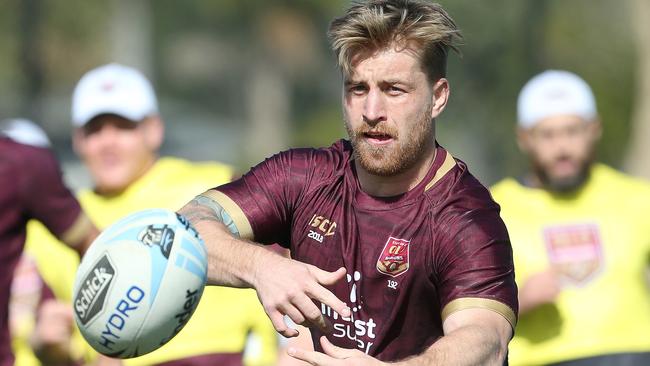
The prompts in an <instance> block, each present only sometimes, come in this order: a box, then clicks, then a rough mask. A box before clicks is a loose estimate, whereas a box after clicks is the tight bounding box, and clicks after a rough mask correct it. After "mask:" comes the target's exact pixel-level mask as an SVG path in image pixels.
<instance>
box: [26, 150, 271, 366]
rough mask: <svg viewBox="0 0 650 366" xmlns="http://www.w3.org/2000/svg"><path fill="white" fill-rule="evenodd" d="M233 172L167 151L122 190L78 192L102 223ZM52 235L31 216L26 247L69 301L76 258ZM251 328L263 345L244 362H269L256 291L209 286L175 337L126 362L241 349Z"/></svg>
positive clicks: (267, 333) (267, 325) (172, 205)
mask: <svg viewBox="0 0 650 366" xmlns="http://www.w3.org/2000/svg"><path fill="white" fill-rule="evenodd" d="M232 176H233V170H232V169H231V168H230V167H229V166H226V165H222V164H218V163H191V162H188V161H185V160H182V159H177V158H170V157H166V158H161V159H159V160H158V161H157V162H156V164H155V165H154V166H153V167H152V168H151V169H150V170H149V172H147V174H146V175H144V176H143V177H141V178H140V179H139V180H138V181H136V182H135V183H133V184H132V185H131V186H129V188H128V189H127V190H126V191H124V192H122V193H121V194H120V195H117V196H111V197H103V196H100V195H97V194H95V193H94V192H93V191H89V190H85V191H81V192H80V193H79V196H78V198H79V201H80V202H81V206H82V207H83V209H84V211H85V212H86V213H87V215H88V216H89V217H90V218H91V219H92V220H93V222H94V223H95V224H96V225H97V226H98V227H99V228H104V227H106V226H108V225H110V224H111V223H113V222H114V221H116V220H118V219H120V218H122V217H124V216H126V215H128V214H129V213H131V212H133V211H137V210H143V209H147V208H168V209H173V210H177V209H179V208H181V207H182V206H183V205H184V204H185V203H187V202H189V201H190V200H191V199H192V198H194V197H195V196H196V195H198V194H200V193H202V192H204V191H206V190H208V189H210V188H213V187H216V186H218V185H221V184H223V183H226V182H228V181H229V180H230V179H231V178H232ZM55 240H56V239H54V238H53V237H52V236H51V235H49V233H47V231H46V230H45V229H44V228H43V227H42V226H40V224H39V223H37V222H30V224H29V226H28V238H27V244H26V250H27V251H28V252H29V253H31V254H32V255H33V256H34V257H35V258H36V260H37V262H38V266H39V270H40V271H41V273H42V275H43V277H44V279H45V281H46V282H47V283H48V284H49V285H50V287H51V288H52V290H53V292H54V293H55V295H56V296H57V298H59V299H61V300H64V301H68V302H71V297H72V285H73V282H74V276H75V271H76V268H77V266H78V262H79V261H78V259H77V255H76V253H75V252H74V251H72V250H70V249H68V248H67V247H65V245H64V244H61V243H58V242H57V243H53V241H55ZM249 332H251V333H253V334H254V335H255V339H256V340H258V342H260V343H261V347H256V348H259V349H261V351H260V350H258V351H257V352H255V353H253V354H250V353H248V352H247V354H246V356H247V357H246V359H245V361H246V362H245V363H246V365H249V366H253V365H255V366H257V365H271V364H273V363H274V362H275V358H276V356H277V339H278V338H277V335H276V333H275V330H274V329H273V326H272V325H271V322H270V320H269V319H268V318H267V316H266V314H265V313H264V310H263V308H262V306H261V304H260V303H259V300H258V299H257V296H256V294H255V291H254V290H251V289H246V290H244V289H233V288H227V287H213V286H208V287H206V288H205V291H204V293H203V297H202V298H201V302H200V304H199V306H198V307H197V309H196V311H195V313H194V315H193V316H192V317H191V319H190V321H189V322H188V324H187V325H186V326H185V327H184V328H183V330H182V331H181V332H180V333H179V334H178V335H177V336H176V337H174V338H173V339H172V340H171V341H170V342H169V343H167V344H166V345H164V346H163V347H161V348H160V349H159V350H156V351H154V352H152V353H150V354H147V355H144V356H141V357H138V358H135V359H130V360H126V361H125V364H126V365H127V366H140V365H151V364H157V363H160V362H164V361H170V360H176V359H181V358H184V357H189V356H195V355H202V354H210V353H241V352H243V350H244V346H245V343H246V339H247V336H248V334H249ZM88 347H89V346H88ZM75 349H76V350H78V349H77V348H75ZM80 354H82V351H78V352H76V355H77V356H78V355H80ZM16 366H23V365H20V364H19V363H17V364H16Z"/></svg>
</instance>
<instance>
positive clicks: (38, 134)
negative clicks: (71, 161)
mask: <svg viewBox="0 0 650 366" xmlns="http://www.w3.org/2000/svg"><path fill="white" fill-rule="evenodd" d="M0 135H4V136H7V137H9V138H10V139H12V140H14V141H16V142H19V143H21V144H23V145H31V146H37V147H49V146H50V139H48V138H47V134H46V133H45V131H43V129H41V128H40V127H39V126H38V125H37V124H36V123H34V122H32V121H30V120H28V119H24V118H13V119H6V120H4V121H1V122H0Z"/></svg>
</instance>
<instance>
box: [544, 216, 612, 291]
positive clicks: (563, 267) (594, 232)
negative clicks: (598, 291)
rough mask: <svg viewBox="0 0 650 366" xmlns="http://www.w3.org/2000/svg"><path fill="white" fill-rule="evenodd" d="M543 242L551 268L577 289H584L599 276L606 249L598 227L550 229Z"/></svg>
mask: <svg viewBox="0 0 650 366" xmlns="http://www.w3.org/2000/svg"><path fill="white" fill-rule="evenodd" d="M544 240H545V242H546V251H547V253H548V257H549V261H550V263H551V265H552V266H553V267H554V268H555V269H556V270H557V271H558V272H559V273H561V274H562V276H563V277H564V278H565V279H567V280H569V281H570V282H572V283H573V284H574V285H584V284H586V283H587V282H589V281H590V280H591V279H593V278H594V277H595V276H596V275H597V274H598V273H599V272H600V269H601V268H602V266H603V248H602V241H601V236H600V230H599V229H598V226H597V225H596V224H576V225H561V226H551V227H547V228H545V229H544Z"/></svg>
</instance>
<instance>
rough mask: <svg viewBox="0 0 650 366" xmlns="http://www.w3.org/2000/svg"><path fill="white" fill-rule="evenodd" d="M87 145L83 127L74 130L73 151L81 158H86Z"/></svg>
mask: <svg viewBox="0 0 650 366" xmlns="http://www.w3.org/2000/svg"><path fill="white" fill-rule="evenodd" d="M85 144H86V136H85V134H84V131H83V127H77V128H75V129H74V130H72V149H73V150H74V152H75V154H77V156H79V157H81V158H83V156H84V151H85V146H86V145H85Z"/></svg>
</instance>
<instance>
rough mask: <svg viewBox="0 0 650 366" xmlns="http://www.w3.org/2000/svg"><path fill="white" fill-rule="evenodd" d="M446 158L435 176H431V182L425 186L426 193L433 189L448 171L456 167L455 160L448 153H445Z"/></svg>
mask: <svg viewBox="0 0 650 366" xmlns="http://www.w3.org/2000/svg"><path fill="white" fill-rule="evenodd" d="M445 153H446V156H445V161H443V162H442V165H441V166H440V168H438V171H436V175H434V176H433V179H431V182H429V183H427V185H426V186H425V187H424V190H425V191H428V190H430V189H431V187H433V185H434V184H436V183H438V181H439V180H440V179H442V177H444V176H445V174H447V173H449V171H450V170H451V169H452V168H453V167H454V166H456V160H454V157H453V156H451V154H450V153H449V151H446V150H445Z"/></svg>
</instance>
